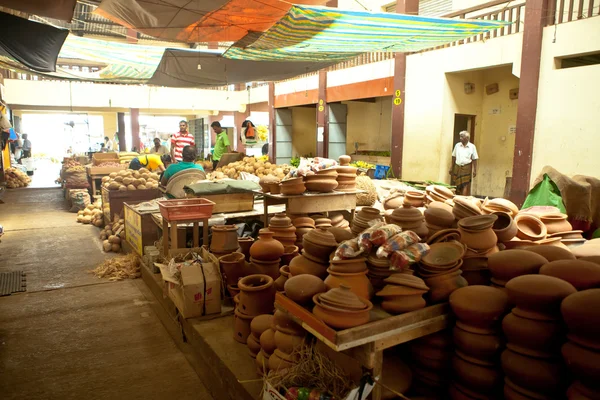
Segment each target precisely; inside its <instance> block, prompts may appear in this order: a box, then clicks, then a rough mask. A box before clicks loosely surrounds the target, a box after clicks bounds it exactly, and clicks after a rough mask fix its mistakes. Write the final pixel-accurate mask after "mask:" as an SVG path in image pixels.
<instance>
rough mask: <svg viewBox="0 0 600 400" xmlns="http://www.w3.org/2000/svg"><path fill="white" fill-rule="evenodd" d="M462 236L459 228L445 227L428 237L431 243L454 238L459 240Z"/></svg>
mask: <svg viewBox="0 0 600 400" xmlns="http://www.w3.org/2000/svg"><path fill="white" fill-rule="evenodd" d="M460 237H461V236H460V231H459V230H458V229H443V230H441V231H438V232H436V233H434V234H433V235H431V236H430V237H429V239H427V244H429V245H431V244H434V243H440V242H449V241H452V240H456V241H459V240H460Z"/></svg>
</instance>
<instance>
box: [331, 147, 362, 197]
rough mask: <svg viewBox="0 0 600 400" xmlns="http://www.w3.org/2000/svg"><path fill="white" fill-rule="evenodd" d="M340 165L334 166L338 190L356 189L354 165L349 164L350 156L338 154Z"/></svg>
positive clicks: (350, 190) (348, 190)
mask: <svg viewBox="0 0 600 400" xmlns="http://www.w3.org/2000/svg"><path fill="white" fill-rule="evenodd" d="M339 160H340V165H339V166H338V167H336V171H337V182H338V186H337V187H336V188H335V190H336V191H338V192H354V191H355V190H356V170H357V168H356V167H353V166H351V165H350V156H340V158H339Z"/></svg>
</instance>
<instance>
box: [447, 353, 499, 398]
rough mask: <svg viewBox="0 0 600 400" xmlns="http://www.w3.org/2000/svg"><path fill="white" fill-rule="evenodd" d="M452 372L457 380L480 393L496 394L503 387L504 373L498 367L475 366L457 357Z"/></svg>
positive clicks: (453, 360) (453, 361) (453, 362)
mask: <svg viewBox="0 0 600 400" xmlns="http://www.w3.org/2000/svg"><path fill="white" fill-rule="evenodd" d="M452 370H453V371H454V376H455V377H456V380H457V381H458V382H459V383H461V384H463V385H465V386H467V387H469V388H471V389H472V390H474V391H477V392H480V393H494V392H496V393H497V391H498V389H499V388H500V387H502V372H501V371H500V370H499V368H497V367H490V366H484V365H480V364H474V363H471V362H469V361H466V360H464V359H463V358H461V357H459V356H458V355H455V356H454V358H453V359H452Z"/></svg>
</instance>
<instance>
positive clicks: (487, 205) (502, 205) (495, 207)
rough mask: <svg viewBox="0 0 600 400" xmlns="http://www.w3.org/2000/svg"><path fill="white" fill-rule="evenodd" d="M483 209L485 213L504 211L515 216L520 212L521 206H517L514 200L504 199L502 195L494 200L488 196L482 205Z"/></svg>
mask: <svg viewBox="0 0 600 400" xmlns="http://www.w3.org/2000/svg"><path fill="white" fill-rule="evenodd" d="M481 211H483V213H484V214H494V213H496V212H504V213H507V214H509V215H510V216H511V217H515V216H516V215H517V214H518V213H519V207H517V206H516V205H515V203H513V202H512V201H510V200H507V199H503V198H501V197H498V198H495V199H492V200H489V199H488V198H486V199H485V200H484V202H483V204H482V205H481Z"/></svg>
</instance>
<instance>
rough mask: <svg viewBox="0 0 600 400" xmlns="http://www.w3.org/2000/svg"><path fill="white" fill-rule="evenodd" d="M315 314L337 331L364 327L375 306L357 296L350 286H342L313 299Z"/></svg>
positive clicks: (317, 295)
mask: <svg viewBox="0 0 600 400" xmlns="http://www.w3.org/2000/svg"><path fill="white" fill-rule="evenodd" d="M313 302H314V303H315V306H314V308H313V314H315V316H316V317H317V318H319V319H321V320H322V321H323V322H324V323H325V324H326V325H329V326H330V327H332V328H335V329H348V328H353V327H355V326H359V325H364V324H366V323H367V322H369V320H370V311H371V309H372V308H373V304H372V303H371V302H370V301H369V300H367V299H365V298H361V297H359V296H357V295H356V294H355V293H354V292H353V291H352V290H350V287H349V286H345V285H341V286H340V287H338V288H335V289H331V290H329V291H327V292H325V293H320V294H316V295H315V296H314V297H313Z"/></svg>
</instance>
